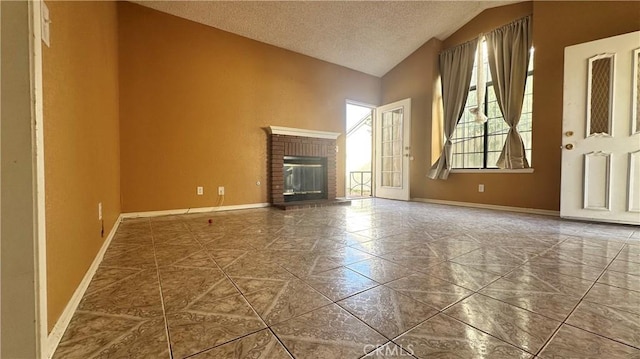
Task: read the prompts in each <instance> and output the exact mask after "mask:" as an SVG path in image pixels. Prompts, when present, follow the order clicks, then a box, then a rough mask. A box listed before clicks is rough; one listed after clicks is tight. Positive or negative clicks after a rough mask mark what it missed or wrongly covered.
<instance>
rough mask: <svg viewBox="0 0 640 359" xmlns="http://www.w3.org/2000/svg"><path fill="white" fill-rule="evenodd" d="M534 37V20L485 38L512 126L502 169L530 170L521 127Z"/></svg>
mask: <svg viewBox="0 0 640 359" xmlns="http://www.w3.org/2000/svg"><path fill="white" fill-rule="evenodd" d="M531 37H532V32H531V17H530V16H527V17H525V18H522V19H520V20H517V21H514V22H512V23H510V24H507V25H505V26H502V27H500V28H498V29H495V30H493V31H491V32H490V33H488V34H486V35H485V38H486V39H487V51H488V57H489V69H490V71H491V77H492V81H493V88H494V90H495V92H496V97H497V100H498V105H499V106H500V110H501V111H502V115H503V117H504V121H505V122H506V123H507V124H508V125H509V131H508V132H507V140H506V141H505V143H504V147H503V149H502V152H501V153H500V157H499V159H498V163H497V166H498V167H500V168H528V167H529V162H528V161H527V153H526V151H525V149H524V143H523V142H522V137H521V136H520V133H518V129H517V127H518V123H519V122H520V113H521V112H522V101H523V100H524V92H525V85H526V80H527V69H528V68H529V51H530V49H531Z"/></svg>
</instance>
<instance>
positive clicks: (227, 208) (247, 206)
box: [122, 203, 271, 218]
mask: <svg viewBox="0 0 640 359" xmlns="http://www.w3.org/2000/svg"><path fill="white" fill-rule="evenodd" d="M269 206H271V203H250V204H239V205H234V206H222V207H199V208H186V209H169V210H165V211H148V212H129V213H123V214H122V218H142V217H159V216H170V215H176V214H189V213H206V212H218V211H234V210H238V209H252V208H264V207H269Z"/></svg>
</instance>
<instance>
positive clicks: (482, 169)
mask: <svg viewBox="0 0 640 359" xmlns="http://www.w3.org/2000/svg"><path fill="white" fill-rule="evenodd" d="M533 52H534V50H533V47H532V48H531V50H530V55H529V56H530V59H529V61H530V63H531V65H530V67H529V69H528V70H527V77H526V82H525V83H526V84H528V83H529V77H531V80H533V75H534V69H533ZM478 61H482V60H480V59H478V58H477V57H476V60H475V61H474V71H477V70H476V69H477V67H478V65H479V64H478ZM484 64H485V62H484V61H483V65H484ZM477 87H478V86H477V84H475V85H472V86H470V87H469V91H468V93H469V94H470V93H472V92H474V91H475V92H476V96H477V93H478V91H477V89H478V88H477ZM490 88H491V90H492V91H494V94H495V90H494V89H493V81H492V80H490V81H486V82H485V93H484V96H485V98H484V101H483V105H484V108H483V113H484V114H488V112H489V100H488V99H489V89H490ZM525 96H527V94H526V92H525ZM531 97H532V99H533V93H531ZM468 101H469V100H468V98H467V103H465V111H467V109H468V107H467V104H468ZM523 109H524V107H523ZM527 113H530V114H531V115H533V107H532V108H531V112H527ZM500 119H501V120H502V121H504V115H502V114H501V116H500ZM491 120H496V118H493V119H492V118H488V119H487V121H486V122H485V123H484V124H483V133H482V135H481V136H470V137H461V138H455V137H454V138H452V140H471V139H473V138H482V141H483V144H482V152H456V151H455V147H454V148H452V155H453V156H455V155H456V154H462V155H463V156H465V155H472V154H475V153H478V154H479V153H482V156H483V158H482V167H453V166H454V164H453V163H455V161H454V162H453V163H452V167H451V172H457V173H474V172H475V173H477V172H494V173H532V172H533V168H525V169H501V168H497V167H488V164H489V163H488V162H489V152H490V151H489V138H490V137H491V135H490V134H489V122H490V121H491ZM459 125H460V124H459V123H458V125H456V130H457V129H458V128H457V127H458V126H459ZM527 132H531V134H533V123H532V126H531V129H530V130H528V131H527ZM531 136H532V135H531ZM532 139H533V136H532V137H531V140H532ZM455 144H456V143H453V145H455ZM491 152H495V151H491ZM527 152H530V153H532V152H533V151H532V148H530V149H528V151H527ZM529 157H530V156H529ZM453 158H455V157H453ZM529 160H531V159H530V158H529Z"/></svg>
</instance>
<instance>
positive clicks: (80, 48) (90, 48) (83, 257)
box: [43, 2, 120, 329]
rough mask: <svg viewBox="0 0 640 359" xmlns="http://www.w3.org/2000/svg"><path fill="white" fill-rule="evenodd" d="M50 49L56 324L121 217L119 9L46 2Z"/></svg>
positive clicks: (52, 316) (48, 127)
mask: <svg viewBox="0 0 640 359" xmlns="http://www.w3.org/2000/svg"><path fill="white" fill-rule="evenodd" d="M47 4H48V6H49V10H50V14H51V19H52V24H51V47H50V48H47V47H46V46H44V47H43V89H44V118H45V126H44V131H45V163H46V165H45V182H46V211H47V217H46V224H47V282H48V283H47V290H48V316H49V329H51V328H52V327H53V325H54V324H55V322H56V320H57V319H58V317H59V315H60V314H61V312H62V310H63V309H64V307H65V306H66V305H67V302H68V301H69V299H70V298H71V296H72V294H73V292H74V291H75V290H76V288H77V287H78V285H79V283H80V281H81V280H82V278H83V276H84V275H85V273H86V271H87V269H88V268H89V266H90V265H91V263H92V262H93V260H94V258H95V256H96V254H97V252H98V250H99V249H100V247H101V246H102V243H103V240H104V239H103V238H101V237H100V229H101V224H100V221H98V202H102V203H103V206H104V226H105V237H106V235H107V234H108V233H109V231H110V230H111V228H112V226H113V224H114V223H115V221H116V219H117V217H118V215H119V214H120V154H119V134H118V132H119V123H118V53H117V50H118V47H117V41H118V38H117V35H118V34H117V8H116V5H115V3H114V2H73V3H68V2H47Z"/></svg>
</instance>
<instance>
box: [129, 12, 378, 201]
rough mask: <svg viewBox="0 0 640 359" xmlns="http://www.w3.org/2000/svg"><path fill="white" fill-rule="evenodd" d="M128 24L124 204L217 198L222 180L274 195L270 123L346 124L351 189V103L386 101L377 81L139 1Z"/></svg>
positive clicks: (249, 195)
mask: <svg viewBox="0 0 640 359" xmlns="http://www.w3.org/2000/svg"><path fill="white" fill-rule="evenodd" d="M119 21H120V22H119V31H120V69H121V76H120V121H121V122H120V123H121V141H122V142H121V163H122V196H123V202H122V206H123V212H135V211H149V210H164V209H178V208H190V207H209V206H214V205H216V203H217V201H218V196H217V187H218V186H225V191H226V196H225V197H226V198H225V202H224V204H225V205H234V204H248V203H263V202H267V201H268V197H267V193H268V183H267V135H266V132H265V131H264V130H263V129H262V128H263V127H266V126H269V125H276V126H287V127H298V128H306V129H312V130H323V131H333V132H341V133H343V135H342V136H340V137H339V138H338V146H339V148H340V151H339V153H338V183H337V187H338V196H343V195H344V175H343V174H344V171H345V163H344V148H345V142H344V141H345V136H344V133H345V118H344V117H345V100H346V99H351V100H356V101H362V102H366V103H373V104H376V103H378V102H379V94H380V79H379V78H376V77H374V76H369V75H365V74H363V73H360V72H357V71H353V70H349V69H346V68H344V67H340V66H336V65H333V64H329V63H326V62H323V61H320V60H317V59H313V58H310V57H307V56H303V55H300V54H296V53H293V52H290V51H286V50H283V49H280V48H276V47H273V46H270V45H266V44H263V43H259V42H256V41H253V40H249V39H247V38H243V37H240V36H237V35H233V34H230V33H227V32H224V31H220V30H217V29H213V28H210V27H206V26H204V25H200V24H197V23H193V22H190V21H186V20H183V19H180V18H177V17H174V16H170V15H167V14H163V13H160V12H157V11H154V10H151V9H147V8H144V7H141V6H138V5H134V4H130V3H120V4H119ZM257 181H260V182H261V183H262V185H261V186H257V185H256V182H257ZM197 186H204V190H205V193H204V195H203V196H197V195H196V187H197Z"/></svg>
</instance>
